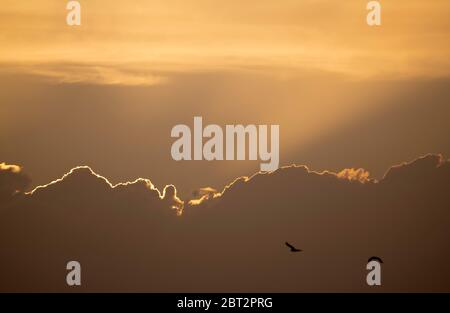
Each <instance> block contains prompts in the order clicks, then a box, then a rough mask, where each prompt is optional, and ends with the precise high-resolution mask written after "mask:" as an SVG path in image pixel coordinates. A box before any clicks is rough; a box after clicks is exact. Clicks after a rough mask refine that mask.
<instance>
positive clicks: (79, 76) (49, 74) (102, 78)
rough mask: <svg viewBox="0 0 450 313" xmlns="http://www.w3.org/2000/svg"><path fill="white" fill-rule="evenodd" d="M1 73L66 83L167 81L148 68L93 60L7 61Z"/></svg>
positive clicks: (125, 83) (127, 84) (126, 84)
mask: <svg viewBox="0 0 450 313" xmlns="http://www.w3.org/2000/svg"><path fill="white" fill-rule="evenodd" d="M3 72H5V73H8V72H10V73H21V74H31V75H36V76H40V77H43V78H45V79H46V80H48V81H50V82H55V83H66V84H92V85H121V86H153V85H161V84H165V83H167V82H168V78H167V77H165V76H162V75H160V74H155V73H153V72H152V71H151V69H148V68H142V67H140V68H137V67H135V66H130V65H128V66H123V65H122V66H120V65H111V64H109V65H108V64H104V65H98V64H96V65H93V64H83V63H80V64H29V65H27V66H24V65H9V66H5V67H4V68H3Z"/></svg>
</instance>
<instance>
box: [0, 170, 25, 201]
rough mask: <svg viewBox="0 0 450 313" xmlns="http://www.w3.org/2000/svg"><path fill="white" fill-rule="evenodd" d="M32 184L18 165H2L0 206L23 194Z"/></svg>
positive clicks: (0, 173) (0, 172)
mask: <svg viewBox="0 0 450 313" xmlns="http://www.w3.org/2000/svg"><path fill="white" fill-rule="evenodd" d="M30 183H31V179H30V178H29V177H28V176H27V175H26V174H25V173H23V172H22V168H21V167H20V166H18V165H13V164H6V163H4V162H3V163H0V204H1V203H2V202H6V201H7V200H10V199H12V197H13V196H14V195H16V194H19V193H22V192H24V191H25V190H26V188H27V187H28V186H29V184H30Z"/></svg>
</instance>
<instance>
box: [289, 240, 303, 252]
mask: <svg viewBox="0 0 450 313" xmlns="http://www.w3.org/2000/svg"><path fill="white" fill-rule="evenodd" d="M285 245H286V246H288V248H289V249H291V252H301V251H302V250H300V249H297V248H296V247H294V246H293V245H291V244H289V242H287V241H286V242H285Z"/></svg>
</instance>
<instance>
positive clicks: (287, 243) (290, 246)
mask: <svg viewBox="0 0 450 313" xmlns="http://www.w3.org/2000/svg"><path fill="white" fill-rule="evenodd" d="M285 244H286V246H288V247H289V248H291V249H295V248H294V246H293V245H290V244H289V242H287V241H286V242H285Z"/></svg>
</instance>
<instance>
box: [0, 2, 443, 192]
mask: <svg viewBox="0 0 450 313" xmlns="http://www.w3.org/2000/svg"><path fill="white" fill-rule="evenodd" d="M80 3H81V12H82V13H81V16H82V17H81V19H82V25H81V26H79V27H77V26H75V27H70V26H68V25H66V22H65V19H66V13H67V11H66V9H65V5H66V2H65V1H56V0H39V1H38V0H36V1H31V0H30V1H16V0H4V1H2V2H1V4H0V47H1V48H0V64H1V65H0V86H1V87H0V149H1V150H0V155H1V158H2V159H0V161H4V162H7V163H9V164H20V165H22V166H24V168H25V170H26V171H27V172H29V173H30V176H31V177H32V179H33V183H32V185H33V186H35V185H37V184H43V183H46V182H48V181H50V180H53V179H55V178H57V177H60V176H61V175H62V174H63V173H65V172H66V171H67V170H68V169H70V168H72V167H74V166H77V165H84V164H85V165H89V166H91V167H92V168H94V169H96V170H97V171H99V172H101V173H103V174H105V175H107V176H108V177H109V178H110V179H111V180H112V181H113V182H119V181H125V180H128V179H134V178H136V177H146V178H149V179H151V180H152V182H154V183H155V185H158V186H161V185H162V186H163V185H165V184H169V183H173V184H175V185H176V186H177V187H178V189H179V190H180V192H181V193H182V194H185V195H186V194H187V195H189V194H190V193H191V192H192V191H193V190H195V189H196V188H199V187H204V186H212V187H215V188H219V189H220V188H222V187H223V186H224V185H225V184H226V183H228V182H229V181H231V180H232V179H234V178H235V177H238V176H240V175H250V174H252V173H254V172H256V171H257V170H258V168H259V162H257V161H256V162H249V161H242V162H229V161H223V162H210V163H208V162H175V161H173V160H172V159H171V156H170V146H171V144H172V139H171V138H170V129H171V128H172V127H173V126H174V125H176V124H179V123H184V124H188V125H191V124H192V121H193V117H194V116H196V115H200V116H203V118H204V120H205V123H209V124H211V123H214V124H219V125H224V124H227V123H229V124H238V123H242V124H279V125H280V133H281V143H280V149H281V150H280V158H281V164H280V165H288V164H292V163H296V164H308V165H309V166H310V167H312V168H313V169H317V170H323V169H330V170H335V171H338V170H340V169H342V168H345V167H364V168H366V169H367V170H368V171H369V172H371V174H372V175H373V176H374V177H376V178H380V177H382V175H383V174H384V171H385V170H387V168H388V166H390V165H392V164H395V163H398V162H402V161H405V160H411V159H413V158H415V157H417V156H419V155H423V154H426V153H429V152H434V153H443V154H444V155H447V156H448V155H449V154H450V143H449V141H448V138H447V137H448V136H447V135H448V133H449V131H450V126H449V123H448V120H449V117H450V108H449V106H448V103H449V101H450V90H449V88H448V87H449V86H450V85H449V82H450V81H449V77H448V76H449V74H450V58H449V55H450V40H449V38H450V20H449V18H448V17H449V13H450V2H449V1H447V0H433V1H421V0H412V1H408V0H396V1H381V3H382V25H381V26H379V27H369V26H368V25H367V24H366V14H367V10H366V4H367V1H365V0H351V1H322V0H318V1H312V0H304V1H294V0H286V1H283V2H282V4H281V2H279V1H269V0H257V1H253V0H251V1H235V0H231V1H221V2H219V1H206V0H199V1H186V0H183V1H181V0H180V1H173V0H164V1H143V0H142V1H138V0H135V1H127V2H123V1H122V2H113V1H100V0H89V1H83V0H82V1H80Z"/></svg>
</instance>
